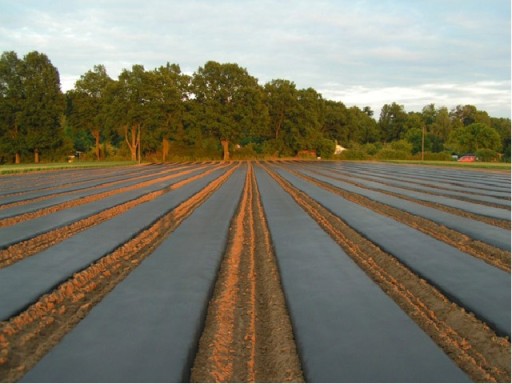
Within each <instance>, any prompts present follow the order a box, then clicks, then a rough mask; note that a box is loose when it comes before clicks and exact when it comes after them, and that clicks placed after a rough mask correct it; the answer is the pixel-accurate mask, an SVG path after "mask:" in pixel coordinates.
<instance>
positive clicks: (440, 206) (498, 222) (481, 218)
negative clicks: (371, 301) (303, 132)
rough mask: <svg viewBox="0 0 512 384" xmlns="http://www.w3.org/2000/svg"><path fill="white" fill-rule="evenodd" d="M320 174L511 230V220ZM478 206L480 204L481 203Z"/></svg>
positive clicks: (327, 175)
mask: <svg viewBox="0 0 512 384" xmlns="http://www.w3.org/2000/svg"><path fill="white" fill-rule="evenodd" d="M318 173H319V174H322V175H323V176H326V177H329V178H331V179H333V180H340V181H343V182H345V183H349V184H352V185H354V186H356V187H359V188H364V189H368V190H372V191H376V192H380V193H384V194H387V195H390V196H394V197H397V198H399V199H403V200H407V201H411V202H413V203H416V204H421V205H424V206H426V207H431V208H435V209H438V210H441V211H445V212H448V213H451V214H454V215H458V216H462V217H466V218H468V219H472V220H477V221H481V222H483V223H486V224H489V225H493V226H495V227H499V228H504V229H510V221H509V220H500V219H496V218H492V217H487V216H482V215H478V214H475V213H471V212H467V211H463V210H461V209H458V208H453V207H449V206H447V205H444V204H440V203H435V202H428V201H424V200H419V199H414V198H412V197H409V196H404V195H401V194H399V193H395V192H391V191H387V190H384V189H379V188H369V187H368V186H367V185H364V184H360V183H357V182H355V181H354V180H350V179H342V178H337V177H335V176H333V175H332V174H328V173H323V172H318ZM478 204H480V202H479V203H478ZM498 208H502V209H503V208H504V207H498Z"/></svg>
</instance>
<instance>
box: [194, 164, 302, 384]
mask: <svg viewBox="0 0 512 384" xmlns="http://www.w3.org/2000/svg"><path fill="white" fill-rule="evenodd" d="M303 381H304V378H303V376H302V372H301V367H300V362H299V357H298V355H297V351H296V347H295V342H294V339H293V333H292V328H291V323H290V320H289V318H288V314H287V309H286V303H285V299H284V294H283V291H282V288H281V283H280V278H279V273H278V270H277V265H276V261H275V256H274V253H273V250H272V244H271V240H270V234H269V230H268V228H267V224H266V221H265V216H264V212H263V207H262V205H261V202H260V199H259V192H258V188H257V185H256V180H255V177H254V174H253V171H252V165H251V164H249V171H248V173H247V178H246V183H245V187H244V191H243V196H242V200H241V202H240V205H239V208H238V212H237V214H236V215H235V217H234V219H233V222H232V226H231V232H230V237H229V242H228V246H227V250H226V254H225V256H224V259H223V262H222V265H221V269H220V272H219V276H218V280H217V283H216V286H215V291H214V294H213V298H212V300H211V302H210V305H209V309H208V315H207V319H206V325H205V328H204V331H203V334H202V337H201V341H200V344H199V351H198V353H197V355H196V359H195V362H194V366H193V369H192V382H303Z"/></svg>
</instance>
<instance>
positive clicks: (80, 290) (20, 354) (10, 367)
mask: <svg viewBox="0 0 512 384" xmlns="http://www.w3.org/2000/svg"><path fill="white" fill-rule="evenodd" d="M236 168H237V166H235V167H232V168H231V169H229V170H228V171H227V172H226V173H225V174H223V175H222V176H220V177H219V178H217V179H215V180H214V181H213V182H211V183H210V184H209V185H208V186H207V187H205V188H203V189H202V190H201V191H200V192H198V193H196V194H195V195H194V196H192V197H191V198H190V199H188V200H186V201H185V202H183V203H181V204H180V205H179V206H178V207H176V208H175V209H174V210H172V211H171V212H169V213H168V214H166V215H165V216H163V217H162V218H160V219H159V220H157V221H156V222H155V223H154V224H153V225H152V226H151V227H150V228H148V229H146V230H144V231H142V232H140V233H139V234H138V235H137V236H135V237H134V238H133V239H132V240H130V241H129V242H127V243H125V244H121V245H120V246H119V247H118V248H117V249H116V250H115V251H113V252H112V253H110V254H108V255H106V256H104V257H103V258H101V259H100V260H98V261H97V262H95V263H93V264H92V265H91V266H89V267H87V268H86V269H84V270H82V271H80V272H77V273H75V274H74V275H73V276H72V277H70V279H69V280H67V281H66V282H64V283H62V284H61V285H60V286H58V287H57V288H56V289H55V290H54V291H52V292H51V293H49V294H46V295H44V296H42V297H41V298H40V299H39V300H38V301H37V302H36V303H34V304H33V305H31V306H30V307H29V308H28V309H27V310H25V311H23V312H22V313H20V314H19V315H17V316H14V317H12V318H11V319H9V320H8V321H4V322H1V323H0V381H3V382H13V381H16V380H19V379H20V378H21V377H22V376H23V375H24V374H25V373H26V372H27V371H28V370H30V369H31V368H32V367H33V366H34V365H35V364H36V363H37V362H38V361H39V360H40V359H41V358H42V357H43V356H44V355H45V354H46V353H47V352H48V351H49V350H50V349H51V348H52V347H53V346H54V345H56V344H57V343H58V342H59V341H60V340H61V339H62V337H64V336H65V334H66V333H68V332H69V331H70V330H71V329H72V328H73V327H74V326H75V325H76V324H77V323H78V322H79V321H80V320H81V319H82V318H84V317H85V316H86V315H87V313H88V312H89V311H90V310H91V308H92V307H93V306H94V305H95V304H96V303H98V302H99V301H100V300H101V299H102V298H103V297H105V295H107V294H108V292H110V291H111V290H112V289H113V288H114V287H115V286H116V285H117V284H119V282H121V281H122V280H123V279H124V278H125V277H126V276H127V275H128V274H129V273H130V272H131V271H132V270H133V269H135V268H136V267H137V265H139V264H140V263H141V262H142V260H143V259H144V258H145V257H146V256H148V255H149V254H150V253H151V252H152V251H153V250H154V249H155V248H156V247H157V246H158V245H159V244H160V243H161V242H162V241H163V240H164V239H165V238H166V237H167V236H169V234H170V233H172V232H173V231H174V230H175V229H176V228H177V227H178V226H179V225H180V224H181V222H182V221H183V220H184V219H185V218H187V217H188V216H189V215H190V214H192V212H193V211H194V210H195V209H196V208H197V207H198V206H199V205H201V204H202V203H203V202H204V201H206V200H207V199H208V198H209V197H210V196H211V195H212V194H213V193H214V192H215V191H216V190H217V189H218V188H219V187H220V186H221V185H222V184H223V183H224V182H225V181H226V180H227V179H228V178H229V177H230V176H231V175H232V173H233V172H234V171H235V169H236Z"/></svg>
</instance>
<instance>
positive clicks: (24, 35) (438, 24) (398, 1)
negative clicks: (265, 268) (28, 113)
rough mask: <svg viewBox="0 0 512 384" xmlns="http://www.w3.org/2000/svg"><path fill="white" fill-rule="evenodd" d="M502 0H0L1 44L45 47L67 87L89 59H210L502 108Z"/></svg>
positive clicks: (152, 62)
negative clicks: (484, 0) (10, 0)
mask: <svg viewBox="0 0 512 384" xmlns="http://www.w3.org/2000/svg"><path fill="white" fill-rule="evenodd" d="M507 3H508V2H507V1H503V0H487V1H486V2H482V1H480V0H450V1H449V2H447V1H446V0H421V1H419V0H418V1H410V0H367V1H361V0H350V1H348V0H316V1H308V0H305V1H301V0H293V1H290V0H283V1H271V0H259V1H249V0H245V1H235V0H218V1H206V0H204V1H203V0H191V1H186V2H184V1H178V0H169V1H156V0H144V1H143V2H140V1H135V0H125V1H121V0H118V1H114V0H102V1H101V2H100V1H94V0H89V1H79V0H75V1H62V2H61V1H59V2H54V1H44V0H25V1H23V2H21V1H20V2H7V1H3V0H0V35H1V36H2V39H1V40H0V51H8V50H15V51H17V52H18V54H19V55H20V56H22V55H24V54H26V53H27V52H29V51H32V50H39V51H41V52H44V53H46V54H47V55H48V56H49V58H50V60H52V62H53V64H54V65H55V66H56V67H57V68H58V69H59V72H60V74H61V82H62V85H63V88H64V89H70V88H72V87H73V85H74V82H75V81H76V80H77V79H78V78H79V77H80V75H82V74H84V73H85V72H86V71H88V70H89V69H92V67H93V66H94V65H96V64H104V65H105V66H106V68H107V71H108V73H109V74H110V75H111V76H112V77H114V78H115V77H117V75H118V74H119V73H120V72H121V70H122V69H123V68H130V67H131V65H133V64H143V65H144V66H145V67H146V68H148V69H152V68H154V67H157V66H159V65H163V64H165V63H166V62H167V61H169V62H171V63H177V64H179V65H180V66H181V68H182V70H183V71H186V72H189V73H190V72H194V71H195V70H197V68H198V67H199V66H202V65H204V64H205V63H206V61H208V60H216V61H220V62H236V63H238V64H239V65H241V66H242V67H245V68H247V69H248V71H249V73H250V74H252V75H253V76H256V77H258V78H259V79H260V82H266V81H270V80H272V79H276V78H284V79H288V80H291V81H294V82H295V83H296V84H297V86H298V87H301V88H306V87H313V88H315V89H317V90H318V91H319V92H321V93H323V94H324V97H327V98H330V97H336V98H337V99H340V100H341V101H344V102H345V103H347V104H357V105H360V106H364V105H372V103H375V105H376V106H377V105H378V108H375V109H374V110H375V111H376V112H378V111H380V108H381V106H382V105H383V104H385V103H389V102H393V101H397V102H400V100H404V101H403V102H402V104H404V105H406V106H409V105H411V106H420V109H421V103H424V105H426V104H430V103H432V102H434V103H436V104H442V103H443V104H447V105H456V104H461V103H466V102H467V103H469V104H474V105H477V106H478V107H479V108H482V109H484V107H485V106H487V105H488V106H489V108H492V111H491V110H490V111H489V112H490V113H493V111H498V112H499V113H500V115H501V116H509V115H510V4H507ZM333 84H339V85H336V86H335V85H333ZM503 84H505V85H503ZM507 84H508V86H507ZM451 85H453V86H454V90H452V89H451V88H450V86H451ZM330 95H332V96H330ZM429 97H432V98H433V100H428V98H429ZM411 108H412V107H411Z"/></svg>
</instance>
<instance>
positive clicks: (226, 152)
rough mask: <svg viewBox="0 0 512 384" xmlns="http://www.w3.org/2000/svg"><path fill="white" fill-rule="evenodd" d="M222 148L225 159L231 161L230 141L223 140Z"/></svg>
mask: <svg viewBox="0 0 512 384" xmlns="http://www.w3.org/2000/svg"><path fill="white" fill-rule="evenodd" d="M220 142H221V144H222V150H223V152H224V161H229V141H227V140H225V139H224V140H221V141H220Z"/></svg>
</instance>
